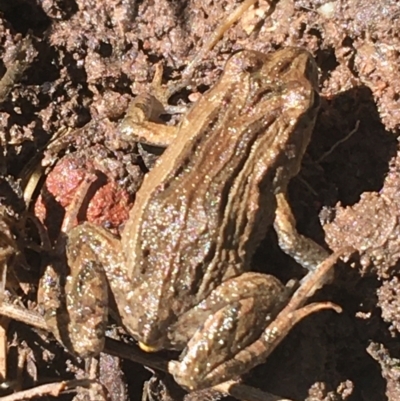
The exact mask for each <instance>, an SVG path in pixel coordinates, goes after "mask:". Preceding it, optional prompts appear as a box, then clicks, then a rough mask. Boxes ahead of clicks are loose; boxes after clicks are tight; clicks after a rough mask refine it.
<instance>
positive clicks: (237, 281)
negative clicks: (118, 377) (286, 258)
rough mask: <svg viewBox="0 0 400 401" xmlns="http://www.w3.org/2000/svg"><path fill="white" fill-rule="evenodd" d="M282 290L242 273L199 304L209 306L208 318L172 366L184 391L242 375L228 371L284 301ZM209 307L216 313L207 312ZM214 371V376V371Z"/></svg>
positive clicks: (269, 279)
mask: <svg viewBox="0 0 400 401" xmlns="http://www.w3.org/2000/svg"><path fill="white" fill-rule="evenodd" d="M286 296H287V291H285V287H284V286H283V285H282V284H281V283H280V281H279V280H277V279H276V278H275V277H273V276H268V275H265V274H261V273H252V272H249V273H244V274H242V275H241V276H239V277H236V278H233V279H230V280H227V281H225V282H223V283H222V284H221V285H220V286H219V287H217V288H216V289H215V290H214V291H213V292H212V293H211V294H210V296H209V297H208V298H207V300H206V301H203V302H202V303H201V304H200V305H199V308H200V309H201V310H204V308H207V306H205V305H206V304H210V305H211V306H210V309H209V310H208V311H209V313H208V317H207V318H206V319H205V322H204V323H203V325H202V326H201V327H200V328H199V329H198V330H197V331H196V332H195V334H194V335H193V337H192V338H191V339H190V341H189V342H188V344H187V348H186V350H185V351H184V353H183V354H182V356H181V361H180V363H176V364H174V365H173V371H171V373H172V374H173V375H174V378H175V380H176V381H177V382H178V383H179V384H180V385H182V386H184V387H186V388H188V389H196V388H200V387H208V386H212V385H215V384H217V383H220V382H223V381H225V380H228V379H231V378H232V377H235V376H238V375H240V374H242V373H244V372H245V371H246V370H247V369H246V366H242V367H241V369H239V370H241V371H240V372H238V371H237V369H235V372H230V371H229V363H230V362H232V361H233V360H234V358H235V355H236V354H237V353H238V352H239V351H241V350H243V349H244V348H246V347H247V346H249V345H250V344H252V343H254V341H256V340H257V339H258V338H259V337H260V335H261V333H262V332H263V330H264V329H265V327H266V326H267V325H268V323H269V322H270V321H271V320H272V318H273V317H274V316H275V314H276V313H277V312H278V310H277V309H279V308H280V307H281V306H282V304H283V300H284V299H286ZM212 306H214V307H215V306H217V307H218V310H214V311H211V308H212ZM221 365H227V370H226V372H227V376H226V377H221V374H220V372H221ZM216 368H218V372H219V373H218V375H217V376H218V377H216V375H215V374H214V370H215V369H216Z"/></svg>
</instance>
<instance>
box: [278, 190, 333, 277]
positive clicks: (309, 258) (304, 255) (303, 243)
mask: <svg viewBox="0 0 400 401" xmlns="http://www.w3.org/2000/svg"><path fill="white" fill-rule="evenodd" d="M274 229H275V232H276V234H277V236H278V243H279V247H280V248H281V249H282V250H283V251H284V252H285V253H286V254H287V255H289V256H291V257H292V258H293V259H294V260H295V261H296V262H297V263H299V264H300V265H301V266H303V267H304V268H305V269H307V270H309V271H315V269H316V268H317V266H318V265H320V264H321V263H322V262H323V261H324V260H325V259H327V258H328V256H329V253H328V252H327V251H326V250H325V249H324V248H322V247H321V246H320V245H318V244H317V243H316V242H314V241H313V240H312V239H310V238H307V237H304V236H303V235H301V234H299V233H298V232H297V230H296V220H295V218H294V216H293V214H292V210H291V208H290V206H289V203H288V202H287V199H286V195H285V194H283V193H278V194H277V195H276V211H275V220H274Z"/></svg>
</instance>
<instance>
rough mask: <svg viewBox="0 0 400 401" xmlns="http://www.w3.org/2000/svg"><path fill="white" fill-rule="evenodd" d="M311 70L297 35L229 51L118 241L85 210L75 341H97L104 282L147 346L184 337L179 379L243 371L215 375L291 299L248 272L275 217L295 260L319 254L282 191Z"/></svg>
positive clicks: (308, 106) (299, 153)
mask: <svg viewBox="0 0 400 401" xmlns="http://www.w3.org/2000/svg"><path fill="white" fill-rule="evenodd" d="M317 80H318V73H317V67H316V64H315V62H314V60H313V58H312V56H311V55H310V54H309V53H308V52H307V51H306V50H304V49H302V48H284V49H282V50H279V51H276V52H275V53H271V54H263V53H259V52H255V51H249V50H243V51H240V52H238V53H236V54H235V55H233V56H232V57H231V58H230V59H229V61H228V62H227V64H226V67H225V69H224V72H223V74H222V76H221V78H220V80H219V81H218V83H217V84H216V85H215V86H214V87H213V88H211V89H210V90H209V91H208V92H207V93H205V94H204V95H203V97H202V98H201V99H200V100H199V101H198V102H197V103H196V104H195V105H194V106H193V107H192V108H191V110H190V111H189V112H188V113H187V114H186V115H185V116H184V117H183V118H182V121H181V123H180V126H179V127H178V129H176V134H175V137H174V139H173V140H172V141H171V145H170V146H169V147H168V148H167V149H166V151H165V152H164V153H163V155H162V156H161V157H160V158H159V159H158V161H157V163H156V165H155V166H154V168H153V169H152V170H151V171H150V172H149V173H148V174H147V176H146V177H145V180H144V182H143V185H142V187H141V188H140V190H139V191H138V193H137V196H136V201H135V204H134V207H133V208H132V210H131V212H130V217H129V220H128V221H127V223H126V226H125V228H124V231H123V234H122V238H121V240H120V239H118V238H116V237H114V236H112V235H111V234H110V233H108V232H106V231H105V230H103V229H101V228H99V227H96V226H94V225H92V224H90V223H84V224H82V225H80V226H78V227H76V228H74V229H72V230H71V231H70V232H69V235H68V245H67V256H68V263H69V266H70V269H71V278H70V280H69V283H70V287H71V291H72V292H71V294H72V295H68V297H67V306H69V310H70V311H71V312H72V311H73V313H74V315H78V316H80V317H79V318H80V319H81V320H83V321H84V322H85V323H86V324H85V332H84V334H82V331H80V330H79V329H78V328H77V326H76V325H75V322H74V317H73V316H72V317H71V316H70V317H69V322H68V325H67V326H68V336H69V337H70V338H71V340H70V342H69V345H70V348H72V349H73V350H74V351H75V352H77V353H80V354H83V355H92V354H96V353H98V352H100V350H101V347H102V345H103V342H102V340H101V338H102V337H101V335H102V332H103V329H104V323H103V322H104V317H105V312H104V307H105V305H106V304H107V298H106V295H105V294H106V293H107V289H106V288H104V290H102V289H103V287H105V283H106V282H108V285H109V287H110V289H111V292H112V294H113V297H114V299H115V303H116V306H117V308H118V313H119V316H120V317H121V320H122V324H123V326H124V327H125V328H126V330H127V331H128V332H129V333H130V334H131V335H132V336H134V337H135V338H136V339H137V340H138V341H139V344H140V345H141V347H142V348H143V349H146V350H151V351H155V350H159V349H175V350H183V349H185V351H184V352H183V353H182V355H181V359H180V361H181V362H180V363H178V364H176V365H175V368H174V370H175V371H174V372H173V373H174V376H175V378H176V379H177V381H178V382H179V383H180V384H181V385H182V386H184V387H186V388H189V389H195V388H201V387H206V386H211V385H214V384H216V383H217V382H218V381H225V380H227V379H229V378H231V377H233V376H238V375H240V374H242V373H244V372H245V371H246V369H247V368H246V366H242V367H241V368H240V369H239V371H235V372H232V370H230V369H227V372H228V373H227V374H226V375H224V376H223V377H220V378H218V377H217V378H216V377H214V376H213V371H214V369H215V368H216V367H219V369H221V365H223V364H226V365H227V366H228V365H229V363H230V361H232V360H234V358H235V355H236V354H237V353H238V352H239V351H240V350H243V349H245V348H246V347H248V346H249V345H250V344H252V343H253V342H254V341H256V340H257V339H258V338H259V337H260V335H261V333H262V332H263V330H264V329H265V327H266V326H267V325H268V323H269V322H270V321H271V319H272V318H273V317H274V316H275V315H276V313H277V312H278V311H279V309H281V308H282V307H283V305H284V303H285V301H286V300H287V298H288V292H289V290H288V289H287V288H285V286H284V285H283V284H281V283H280V282H279V280H277V279H276V278H275V277H273V276H270V275H265V274H261V273H254V272H249V269H250V267H251V258H252V256H253V254H254V251H255V249H256V248H257V246H258V244H259V242H260V241H261V239H262V238H263V237H264V236H265V234H266V231H267V230H268V228H269V226H270V225H271V224H274V226H275V229H276V231H277V234H278V238H279V243H280V245H281V247H282V249H284V250H285V252H287V253H289V254H291V255H292V256H293V257H294V258H295V259H296V260H297V261H299V262H301V263H302V264H303V266H305V267H308V268H313V267H315V266H316V265H317V264H318V263H319V262H321V260H323V259H324V258H325V257H326V255H327V253H326V252H325V251H324V250H323V249H322V248H320V247H319V246H318V245H316V244H314V243H313V242H311V241H310V240H307V239H305V238H304V237H301V236H299V235H298V234H297V233H296V232H295V230H294V229H293V225H294V221H293V218H292V216H291V213H290V209H289V208H288V205H287V203H286V201H285V197H284V195H285V193H286V189H287V185H288V182H289V180H290V179H291V178H292V177H293V176H295V175H296V174H297V173H298V171H299V168H300V163H301V160H302V157H303V154H304V152H305V150H306V147H307V145H308V142H309V140H310V136H311V133H312V130H313V127H314V123H315V118H316V114H317V111H318V107H319V96H318V83H317ZM131 120H132V119H130V120H129V124H127V123H126V122H125V123H124V125H123V127H124V129H123V133H125V135H128V134H130V133H131V132H133V131H135V127H136V125H139V124H140V125H141V127H145V128H146V129H149V130H150V129H153V128H154V127H158V125H157V124H155V123H151V122H147V121H145V118H144V121H137V122H135V121H133V122H132V121H131ZM160 129H161V128H160ZM304 246H306V247H307V248H309V249H310V248H311V249H312V250H313V253H312V257H311V259H310V258H309V257H308V256H309V254H308V255H306V256H304V255H303V254H302V249H304ZM82 266H83V267H84V268H83V269H82ZM94 277H96V278H95V282H96V284H95V288H96V291H95V292H93V291H92V290H90V280H91V279H92V278H94ZM99 277H100V278H99ZM71 283H72V285H71ZM82 299H85V301H84V302H82ZM90 323H93V327H92V326H91V324H90ZM87 346H90V347H91V348H87Z"/></svg>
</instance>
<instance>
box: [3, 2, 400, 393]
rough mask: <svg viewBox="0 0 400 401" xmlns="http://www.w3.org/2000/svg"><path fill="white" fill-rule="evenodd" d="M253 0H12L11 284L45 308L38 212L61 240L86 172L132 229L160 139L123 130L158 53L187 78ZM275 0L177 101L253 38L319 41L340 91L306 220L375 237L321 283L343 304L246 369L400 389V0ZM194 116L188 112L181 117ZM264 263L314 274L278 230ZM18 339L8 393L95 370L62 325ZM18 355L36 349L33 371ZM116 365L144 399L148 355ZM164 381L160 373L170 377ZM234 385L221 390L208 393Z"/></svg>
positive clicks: (337, 237) (114, 376)
mask: <svg viewBox="0 0 400 401" xmlns="http://www.w3.org/2000/svg"><path fill="white" fill-rule="evenodd" d="M238 4H239V1H235V0H226V1H212V0H191V1H181V2H172V1H167V0H148V1H134V0H85V1H84V0H13V1H12V2H10V1H7V0H0V52H1V55H2V57H1V60H0V77H3V78H2V79H1V81H0V127H1V128H0V147H1V156H0V203H1V205H2V206H4V207H5V209H4V210H3V211H2V213H4V216H7V217H6V218H5V219H4V223H1V224H0V226H1V227H2V233H3V234H2V235H4V237H5V240H3V238H1V237H0V245H1V248H2V252H1V253H0V257H1V258H2V260H4V262H6V261H7V262H8V265H9V267H10V266H13V269H14V270H15V275H16V276H17V278H16V279H15V278H14V281H13V283H7V286H8V287H12V288H13V289H14V290H13V291H14V292H15V294H16V295H17V297H19V298H20V300H21V301H23V303H24V304H25V305H26V306H27V307H28V308H30V309H36V307H37V306H36V292H37V285H38V280H39V277H40V274H41V273H40V269H41V267H42V266H43V265H44V264H45V260H46V250H45V247H44V243H43V241H42V240H40V239H39V237H40V236H39V233H38V231H40V230H38V228H37V227H39V226H41V223H38V222H36V223H32V221H33V220H34V219H35V218H38V219H39V220H40V221H41V222H42V223H43V224H44V227H45V228H46V230H47V232H48V235H49V237H50V239H51V240H52V241H54V240H55V239H56V238H57V236H58V235H59V232H60V227H61V221H62V220H63V217H64V213H65V208H68V205H69V204H70V202H71V200H70V199H69V198H68V196H69V195H70V194H73V193H74V192H76V191H77V190H78V189H79V186H80V185H81V183H82V180H84V178H85V177H86V175H88V174H95V175H96V177H97V178H96V183H97V184H96V185H94V187H93V189H92V190H91V192H90V199H89V200H88V207H89V209H90V212H89V211H88V213H87V215H86V216H78V220H83V219H86V218H87V219H89V220H90V221H92V222H95V223H96V224H101V225H103V226H106V227H107V228H109V229H111V230H113V231H114V232H115V233H118V231H119V230H120V229H121V227H122V225H123V222H124V220H125V219H126V216H127V212H128V210H129V208H130V206H131V204H132V202H133V201H134V194H135V192H136V190H137V189H138V187H139V186H140V183H141V180H142V178H143V175H144V174H145V172H146V171H147V167H146V165H147V166H148V165H149V164H151V161H150V162H149V163H147V160H146V159H147V158H151V156H143V154H144V151H143V150H142V149H139V148H138V147H137V146H136V145H130V144H121V143H119V142H118V139H117V132H118V123H119V121H120V120H121V118H122V117H123V115H124V113H125V111H126V109H127V107H128V104H129V102H130V100H131V99H133V98H134V97H135V96H136V95H138V94H141V93H147V92H148V91H149V88H150V85H151V81H152V79H153V76H154V71H155V66H156V64H157V63H161V64H162V65H163V67H164V70H163V83H165V84H166V83H170V82H172V81H179V77H180V74H181V72H182V70H183V69H184V67H185V66H186V65H187V64H188V63H189V62H190V61H191V60H192V59H193V58H194V56H195V55H196V54H197V53H198V52H199V50H200V49H201V47H202V44H203V43H204V41H205V40H206V39H207V38H208V37H209V35H210V34H211V33H212V32H213V31H214V29H215V27H216V26H218V24H219V23H220V21H221V20H222V19H223V18H224V17H225V16H227V15H228V14H229V12H231V11H232V10H234V9H235V8H236V7H237V5H238ZM271 7H272V8H271ZM271 7H270V5H269V4H268V3H267V2H266V1H261V0H260V1H259V2H258V3H257V4H256V6H255V7H253V8H251V9H250V10H248V11H247V12H246V13H245V14H244V15H243V16H242V18H241V19H240V21H239V22H238V23H237V24H236V25H234V26H233V27H232V28H230V29H229V30H228V31H227V32H226V33H225V35H224V36H223V38H222V39H221V40H220V41H219V42H218V43H217V44H216V46H215V48H214V49H213V50H211V51H210V52H209V53H208V54H206V55H205V57H204V60H203V61H202V62H201V64H200V66H199V67H198V68H197V69H196V71H195V74H194V77H193V79H192V81H191V85H190V86H189V87H187V88H186V89H185V90H182V91H180V92H179V93H177V94H176V95H174V96H173V98H172V99H171V100H170V102H171V103H174V104H178V105H190V104H191V103H192V102H193V101H194V100H195V99H196V98H198V97H199V96H201V93H204V92H205V91H206V90H207V89H208V88H209V87H211V86H212V85H213V84H214V83H215V82H216V80H217V79H218V77H219V76H220V74H221V71H222V69H223V67H224V64H225V63H226V60H227V59H228V58H229V56H230V55H231V54H232V53H233V52H235V51H237V50H240V49H243V48H247V49H254V50H258V51H262V52H270V51H273V50H274V49H278V48H281V47H284V46H302V47H305V48H307V49H308V50H309V51H310V52H311V53H312V54H313V55H314V56H315V59H316V61H317V64H318V66H319V68H320V90H321V102H322V104H321V109H320V113H319V116H318V119H317V123H316V127H315V130H314V133H313V137H312V139H311V143H310V145H309V148H308V150H307V154H306V156H305V158H304V160H303V166H302V169H301V172H300V174H299V175H298V176H297V177H296V178H295V179H293V180H292V182H291V184H290V188H289V197H290V203H291V205H292V208H293V210H294V213H295V215H296V219H297V223H298V229H299V231H300V232H301V233H303V234H304V235H306V236H308V237H310V238H312V239H314V240H315V241H317V242H318V243H320V244H321V245H323V246H324V247H326V248H327V249H330V250H332V251H335V250H339V249H340V248H341V247H343V246H346V245H351V246H353V247H355V248H356V249H357V251H358V252H357V255H356V258H353V259H352V261H351V262H349V263H347V264H346V263H341V264H339V265H338V266H337V268H336V270H335V272H336V273H335V280H334V281H333V283H332V284H330V285H328V286H326V287H324V288H323V289H322V290H321V291H319V292H318V293H317V294H316V296H315V300H324V301H325V300H329V301H332V302H334V303H336V304H338V305H340V306H341V307H342V309H343V312H342V313H341V314H336V313H335V312H333V311H322V312H319V313H316V314H313V315H311V316H310V317H308V318H307V319H305V320H304V321H302V322H301V323H300V324H299V325H298V326H296V327H295V328H294V329H293V330H292V331H291V332H290V334H289V335H288V337H287V338H286V339H285V340H284V341H283V342H282V344H281V345H280V346H279V347H278V348H277V349H276V351H275V352H274V353H273V354H272V355H271V357H270V358H269V359H268V361H267V362H266V363H265V364H263V365H262V366H259V367H257V368H256V369H254V370H253V371H251V372H250V373H249V374H248V375H246V377H245V378H244V379H245V382H246V383H247V384H250V385H252V386H254V387H258V388H260V389H262V390H264V391H267V392H270V393H273V394H277V395H279V396H280V397H282V398H288V399H291V400H308V401H311V400H312V401H317V400H318V401H319V400H321V401H322V400H325V401H328V400H329V401H333V400H348V401H378V400H389V401H397V400H400V380H399V360H400V341H399V336H400V262H399V259H400V246H399V245H400V201H399V197H398V196H397V194H398V193H399V189H400V188H399V187H400V150H399V146H398V141H397V136H398V134H399V133H400V130H399V128H400V96H399V93H400V74H399V65H400V37H399V32H400V3H399V2H398V1H397V0H381V1H380V2H376V1H373V0H341V1H339V0H336V1H324V0H298V1H293V0H281V1H277V2H275V3H274V4H273V5H272V6H271ZM178 122H179V115H177V116H173V117H172V118H171V119H170V120H169V121H168V124H171V125H173V124H177V123H178ZM56 137H57V138H58V139H57V140H55V138H56ZM60 138H61V139H60ZM39 166H42V167H39ZM29 177H31V179H30V181H29V180H28V178H29ZM32 177H34V178H32ZM28 181H29V184H27V182H28ZM39 192H40V194H39ZM24 196H25V198H26V199H27V200H28V203H29V204H30V205H29V207H28V210H29V216H31V217H30V218H28V219H27V218H26V216H27V213H28V212H27V208H26V207H25V202H24V199H23V197H24ZM120 199H123V201H122V202H120ZM33 215H34V216H36V217H32V216H33ZM23 216H25V217H23ZM3 225H4V227H3ZM27 237H29V238H30V241H31V244H30V246H28V245H27V243H26V238H27ZM32 243H33V244H36V247H34V246H32V245H33V244H32ZM13 250H15V252H13ZM14 253H15V254H14ZM11 255H12V256H13V257H11ZM11 259H12V261H11ZM3 264H4V263H3ZM254 269H257V270H262V271H265V272H268V273H271V274H275V275H276V276H278V277H279V278H280V279H282V280H283V281H287V280H288V279H290V278H293V277H301V275H302V274H304V272H303V271H302V269H301V267H299V266H297V265H296V264H295V262H294V261H292V260H291V259H290V258H289V257H287V256H286V255H284V254H283V253H282V252H281V251H280V250H279V249H278V246H277V243H276V238H275V237H274V234H273V233H271V234H270V235H268V237H267V238H266V239H265V241H264V242H263V243H262V244H261V245H260V249H259V251H258V252H257V254H256V256H255V259H254ZM19 271H21V272H19ZM18 272H19V273H18ZM116 335H119V334H116ZM7 338H8V352H7V363H8V375H7V377H6V378H5V379H6V380H7V381H6V383H5V384H7V383H8V385H9V387H8V388H6V389H0V391H4V393H7V392H8V393H9V392H11V390H12V389H24V388H29V387H33V386H35V385H38V384H42V383H49V382H53V381H61V380H66V379H71V378H75V377H82V375H83V374H84V365H83V364H82V362H79V361H78V360H77V359H76V358H74V357H73V356H71V355H69V354H68V353H67V352H66V351H64V349H63V348H62V347H61V346H59V345H57V344H56V343H55V340H53V339H52V338H51V337H50V336H48V335H46V334H45V333H44V332H39V331H37V330H34V329H30V328H28V326H26V325H23V324H21V323H18V322H14V321H13V322H10V325H9V328H8V331H7ZM3 341H4V340H3ZM17 354H18V355H19V358H21V355H22V354H23V355H25V359H24V363H22V366H23V368H21V367H20V370H19V373H18V374H17V372H18V369H17V367H16V366H17V365H18V363H20V361H19V362H18V357H17ZM100 366H101V367H102V369H101V370H102V373H101V375H102V378H103V379H102V380H103V383H104V385H105V386H106V387H107V388H108V391H109V393H110V397H111V398H110V399H112V400H140V399H142V398H141V397H142V392H143V383H144V381H145V380H147V379H149V378H150V376H151V373H150V372H149V371H147V370H145V369H144V368H143V367H142V365H140V364H133V363H131V362H129V361H124V360H119V359H115V358H110V357H108V356H106V355H103V356H102V361H101V362H100ZM132 372H134V374H132ZM155 380H156V379H155V378H154V377H153V378H152V379H151V380H150V384H152V385H154V381H155ZM160 380H161V384H159V383H158V382H157V383H158V385H160V386H161V385H163V383H164V381H165V382H167V381H168V380H167V379H165V380H164V378H161V379H160ZM163 380H164V381H163ZM16 382H18V385H19V386H20V387H16V386H15V383H16ZM13 383H14V384H13ZM13 386H14V387H13ZM5 387H7V386H5ZM146 388H147V390H146V391H147V398H146V399H169V398H168V397H169V396H168V395H167V394H166V391H164V390H163V389H164V387H162V389H161V390H158V391H157V390H154V391H151V390H149V388H150V389H151V386H147V387H146ZM73 397H74V394H63V395H60V396H59V397H58V399H60V400H71V399H72V398H73ZM77 397H81V398H75V399H84V395H83V394H80V395H79V396H77ZM99 397H100V395H99ZM152 397H153V398H152ZM174 397H175V398H176V399H178V397H179V395H176V396H174ZM217 398H218V395H215V394H211V393H210V394H207V395H204V394H203V395H201V396H198V398H197V399H210V400H211V399H212V400H215V399H217ZM37 399H40V400H47V399H49V398H48V397H47V396H42V397H40V398H37Z"/></svg>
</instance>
